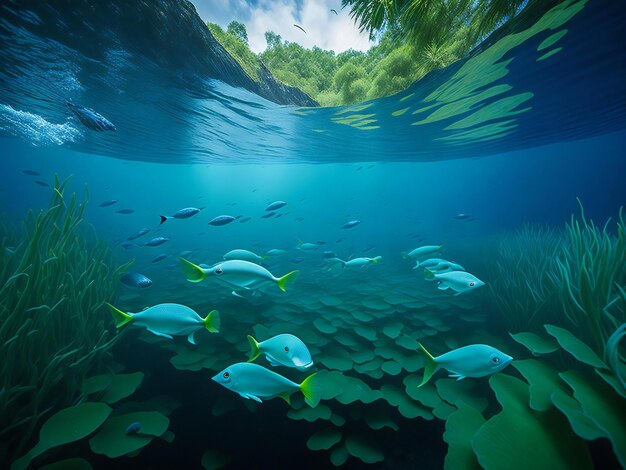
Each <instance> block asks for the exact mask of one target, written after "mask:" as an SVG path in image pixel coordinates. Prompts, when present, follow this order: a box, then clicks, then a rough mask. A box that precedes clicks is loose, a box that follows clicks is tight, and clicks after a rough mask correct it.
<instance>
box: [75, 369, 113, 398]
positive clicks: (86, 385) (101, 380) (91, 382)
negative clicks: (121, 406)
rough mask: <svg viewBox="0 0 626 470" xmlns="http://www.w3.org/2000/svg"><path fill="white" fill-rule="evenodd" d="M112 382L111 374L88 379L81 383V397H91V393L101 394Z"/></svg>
mask: <svg viewBox="0 0 626 470" xmlns="http://www.w3.org/2000/svg"><path fill="white" fill-rule="evenodd" d="M112 381H113V376H112V375H111V374H102V375H94V376H93V377H88V378H86V379H85V381H84V382H83V386H82V388H81V392H82V393H83V395H91V394H93V393H97V392H101V391H103V390H105V389H106V388H107V387H108V386H109V385H111V382H112Z"/></svg>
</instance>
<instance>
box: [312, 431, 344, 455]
mask: <svg viewBox="0 0 626 470" xmlns="http://www.w3.org/2000/svg"><path fill="white" fill-rule="evenodd" d="M339 441H341V433H340V432H339V431H337V430H336V429H335V428H327V429H322V430H321V431H318V432H316V433H315V434H313V435H312V436H311V437H309V439H308V440H307V441H306V446H307V447H308V448H309V449H311V450H328V449H330V448H331V447H332V446H334V445H335V444H337V443H338V442H339Z"/></svg>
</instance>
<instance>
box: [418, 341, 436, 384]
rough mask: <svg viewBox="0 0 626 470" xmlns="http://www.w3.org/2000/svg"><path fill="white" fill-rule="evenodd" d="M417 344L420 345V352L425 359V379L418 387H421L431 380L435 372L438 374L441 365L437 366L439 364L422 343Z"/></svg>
mask: <svg viewBox="0 0 626 470" xmlns="http://www.w3.org/2000/svg"><path fill="white" fill-rule="evenodd" d="M417 344H418V345H419V351H420V352H421V353H422V356H423V357H424V378H423V379H422V383H421V384H419V385H418V387H421V386H422V385H424V384H425V383H426V382H428V381H429V380H430V378H431V377H432V376H433V374H434V373H435V372H437V369H438V368H439V365H438V364H437V362H435V358H434V357H433V356H431V354H430V353H429V352H428V351H426V348H425V347H424V346H422V343H417Z"/></svg>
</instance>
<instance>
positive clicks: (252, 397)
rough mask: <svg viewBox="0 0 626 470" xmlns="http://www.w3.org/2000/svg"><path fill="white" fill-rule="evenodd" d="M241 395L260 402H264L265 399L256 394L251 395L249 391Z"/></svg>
mask: <svg viewBox="0 0 626 470" xmlns="http://www.w3.org/2000/svg"><path fill="white" fill-rule="evenodd" d="M239 395H241V396H242V397H244V398H247V399H248V400H254V401H258V402H259V403H263V401H262V400H261V399H260V398H259V397H257V396H256V395H250V394H249V393H240V394H239Z"/></svg>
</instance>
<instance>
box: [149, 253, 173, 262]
mask: <svg viewBox="0 0 626 470" xmlns="http://www.w3.org/2000/svg"><path fill="white" fill-rule="evenodd" d="M168 256H169V255H166V254H165V253H162V254H160V255H157V256H155V257H154V258H152V262H153V263H158V262H159V261H163V260H164V259H165V258H167V257H168Z"/></svg>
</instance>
